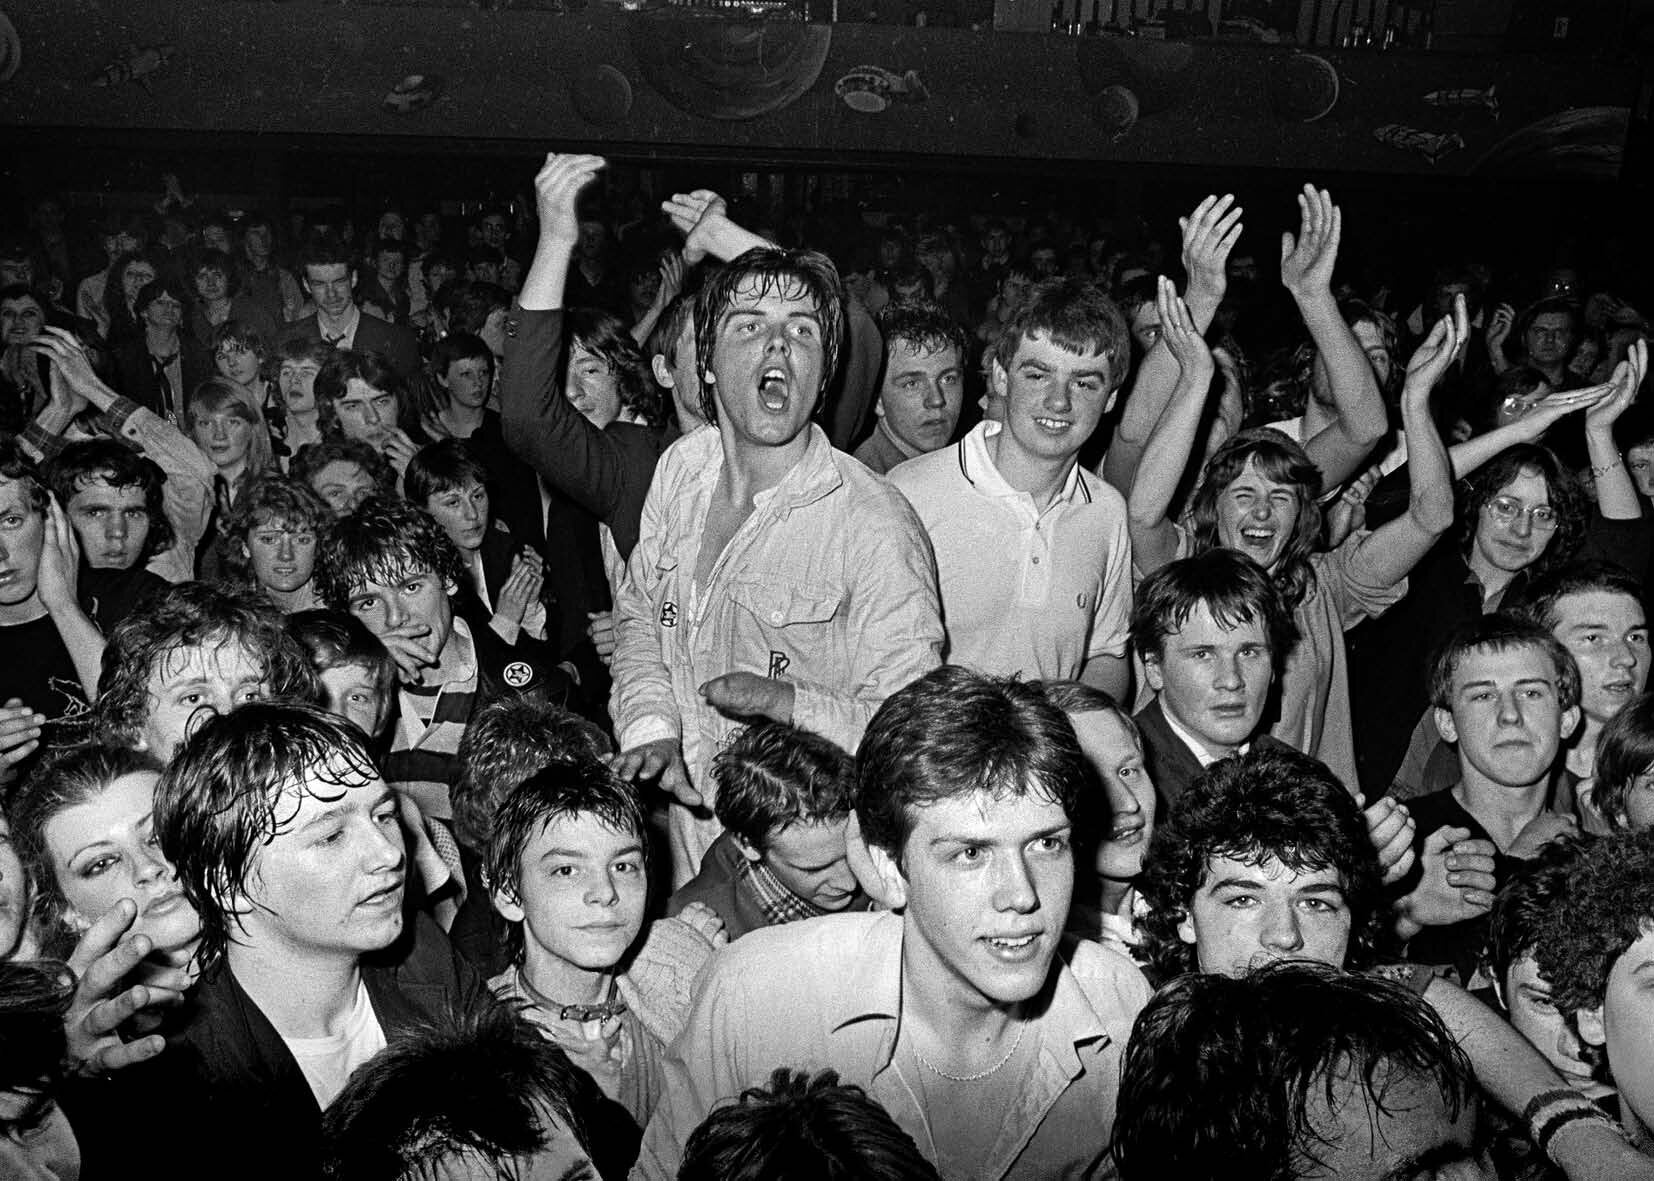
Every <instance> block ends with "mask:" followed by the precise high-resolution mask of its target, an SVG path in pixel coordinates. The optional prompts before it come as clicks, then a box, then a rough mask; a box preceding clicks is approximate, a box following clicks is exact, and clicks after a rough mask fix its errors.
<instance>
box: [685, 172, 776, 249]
mask: <svg viewBox="0 0 1654 1181" xmlns="http://www.w3.org/2000/svg"><path fill="white" fill-rule="evenodd" d="M660 207H661V210H662V211H663V212H664V213H665V214H666V216H667V217H669V218H671V219H672V224H673V225H674V226H676V227H677V228H678V232H679V233H681V234H682V235H683V259H684V262H686V263H688V264H689V265H690V266H694V265H695V264H696V263H698V262H700V261H701V260H702V259H703V258H706V257H708V256H711V257H712V258H715V259H717V260H718V261H719V262H729V261H730V260H731V259H735V258H740V257H741V256H742V255H743V254H745V253H746V252H747V251H749V250H752V249H754V248H756V247H759V246H770V245H773V243H771V242H770V241H769V240H768V239H765V238H761V237H759V236H758V235H757V234H755V233H753V232H752V231H751V230H748V229H743V228H742V227H741V226H738V225H736V224H735V223H734V222H733V221H731V220H730V219H729V207H728V206H727V205H726V204H725V202H724V199H723V198H722V197H720V196H718V194H717V193H714V192H713V191H712V190H711V189H696V190H695V191H694V192H692V193H673V194H672V195H671V196H670V197H669V198H667V199H666V200H665V201H662V202H661V204H660Z"/></svg>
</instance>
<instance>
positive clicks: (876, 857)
mask: <svg viewBox="0 0 1654 1181" xmlns="http://www.w3.org/2000/svg"><path fill="white" fill-rule="evenodd" d="M844 853H845V860H846V861H848V862H849V863H850V872H851V873H853V874H854V875H855V877H856V882H857V883H858V884H859V885H860V886H861V889H862V893H864V894H866V895H867V896H868V897H869V898H871V899H872V900H873V901H874V902H877V903H878V904H879V905H880V906H882V907H884V908H886V909H887V910H899V909H901V908H902V907H904V906H906V905H907V876H906V875H905V874H903V873H902V867H901V866H899V865H897V864H896V859H895V858H894V857H892V856H891V855H890V852H889V850H887V849H883V848H880V847H879V846H877V845H872V844H869V843H868V841H867V838H865V837H864V836H862V833H861V820H860V818H859V817H858V816H857V815H856V814H855V813H854V812H851V813H850V818H849V820H848V821H846V823H845V825H844Z"/></svg>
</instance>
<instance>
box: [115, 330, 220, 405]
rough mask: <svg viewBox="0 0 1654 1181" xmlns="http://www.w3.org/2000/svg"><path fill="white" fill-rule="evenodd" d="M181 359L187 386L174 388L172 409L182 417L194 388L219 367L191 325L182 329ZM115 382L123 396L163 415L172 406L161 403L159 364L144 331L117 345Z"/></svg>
mask: <svg viewBox="0 0 1654 1181" xmlns="http://www.w3.org/2000/svg"><path fill="white" fill-rule="evenodd" d="M178 363H179V365H180V366H182V368H183V373H184V388H183V389H179V390H173V391H172V398H173V404H172V406H171V410H172V412H173V413H174V414H175V415H176V416H177V417H178V419H179V420H180V421H181V420H182V419H183V417H184V402H185V400H186V399H187V398H188V397H189V396H190V392H191V391H192V390H194V389H195V387H196V386H198V385H200V384H201V383H202V382H203V381H206V380H207V378H209V377H212V376H214V375H215V374H216V373H217V372H218V371H217V370H216V369H214V368H213V363H212V357H211V356H209V355H208V354H207V350H206V349H205V348H203V347H202V346H201V345H199V344H197V343H196V341H195V338H194V337H192V336H191V335H190V334H189V331H188V330H187V329H184V330H181V331H180V332H179V333H178ZM113 385H114V387H115V392H116V393H117V394H120V395H121V396H122V397H123V398H129V399H131V400H132V401H134V402H136V403H138V405H140V406H142V407H143V408H144V409H146V410H153V411H155V413H157V414H160V415H162V416H163V417H164V416H165V415H166V413H167V410H168V407H166V406H163V405H161V387H160V384H159V383H158V382H157V381H156V380H155V368H154V366H153V365H152V364H150V360H149V346H148V345H147V344H146V343H145V341H144V336H143V334H142V333H139V334H138V335H137V336H129V337H127V338H126V339H125V340H123V341H122V342H121V343H120V344H119V345H117V346H116V347H115V380H114V382H113Z"/></svg>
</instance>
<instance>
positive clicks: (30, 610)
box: [0, 591, 46, 627]
mask: <svg viewBox="0 0 1654 1181" xmlns="http://www.w3.org/2000/svg"><path fill="white" fill-rule="evenodd" d="M45 614H46V604H44V603H42V602H41V601H40V592H39V591H35V592H34V594H32V595H30V596H29V597H28V598H26V599H24V600H23V601H22V602H21V603H0V627H11V626H14V625H16V624H19V623H32V622H33V621H34V620H36V619H39V618H40V617H41V616H42V615H45Z"/></svg>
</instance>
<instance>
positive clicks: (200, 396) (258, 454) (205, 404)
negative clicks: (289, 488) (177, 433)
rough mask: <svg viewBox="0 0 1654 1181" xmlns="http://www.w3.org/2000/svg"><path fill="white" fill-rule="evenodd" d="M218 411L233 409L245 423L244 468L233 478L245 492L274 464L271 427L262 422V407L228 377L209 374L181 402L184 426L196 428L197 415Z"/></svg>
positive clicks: (236, 415) (267, 472)
mask: <svg viewBox="0 0 1654 1181" xmlns="http://www.w3.org/2000/svg"><path fill="white" fill-rule="evenodd" d="M220 410H229V411H233V412H234V414H235V417H237V418H239V419H242V420H243V421H245V422H246V423H247V424H248V428H249V429H248V431H247V460H246V463H247V467H246V469H245V470H244V471H243V472H242V473H241V475H239V476H237V477H236V485H237V487H238V488H239V489H241V490H242V492H243V493H244V492H245V490H246V488H247V486H248V485H250V484H252V483H253V482H254V481H256V480H259V479H261V478H263V477H264V476H265V475H267V474H269V473H270V472H271V471H272V470H273V469H274V468H275V466H276V460H275V453H274V449H273V448H272V445H271V443H270V428H269V426H268V425H266V423H265V421H264V407H263V406H262V405H260V404H259V401H258V400H257V399H256V398H254V397H253V396H252V395H251V394H249V393H248V392H247V391H246V390H244V389H242V388H241V387H240V386H238V385H236V384H235V383H234V382H233V381H231V380H229V379H228V378H226V377H209V378H207V380H206V381H203V382H202V383H201V384H200V385H198V386H196V387H195V388H194V389H193V390H191V391H190V396H189V398H188V400H187V401H186V402H185V403H184V422H185V427H186V429H188V430H190V431H194V430H195V426H196V421H195V420H196V416H197V415H204V414H213V413H216V412H218V411H220Z"/></svg>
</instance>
